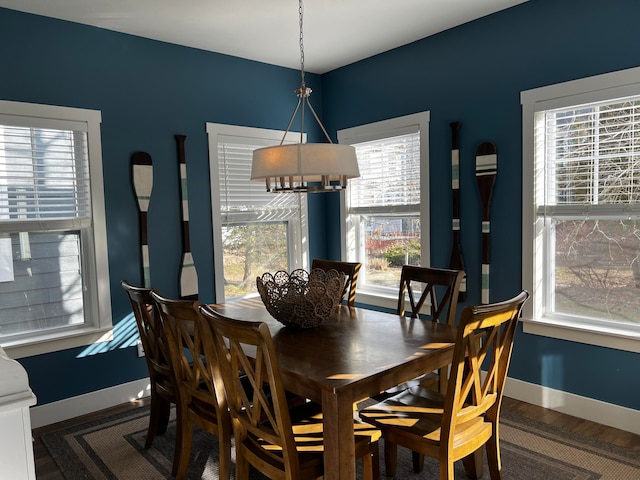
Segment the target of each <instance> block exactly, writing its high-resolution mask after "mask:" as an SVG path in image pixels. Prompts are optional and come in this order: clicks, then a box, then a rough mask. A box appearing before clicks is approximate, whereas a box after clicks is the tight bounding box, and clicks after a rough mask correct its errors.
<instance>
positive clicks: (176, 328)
mask: <svg viewBox="0 0 640 480" xmlns="http://www.w3.org/2000/svg"><path fill="white" fill-rule="evenodd" d="M151 297H152V298H153V300H154V301H155V302H156V304H157V306H158V311H159V312H160V319H161V322H162V326H163V329H164V332H165V336H166V338H167V343H168V346H169V352H170V355H171V364H172V367H173V370H174V372H175V377H176V383H178V385H179V388H180V390H181V391H180V393H181V395H183V397H182V400H183V402H185V403H192V402H194V401H195V402H198V403H202V404H205V405H210V406H211V408H212V411H214V412H215V414H216V416H217V418H222V417H221V415H227V412H226V408H227V407H226V399H225V397H224V395H222V396H221V397H220V396H219V393H220V391H221V390H218V388H222V387H221V386H218V385H216V383H215V381H214V374H213V369H214V364H215V358H216V355H215V351H214V349H213V345H212V344H211V342H210V341H209V337H210V335H209V333H208V328H207V325H206V324H205V323H204V322H203V319H202V316H201V315H200V312H199V310H198V307H199V306H200V302H198V301H194V300H178V299H173V298H168V297H163V296H161V295H160V294H158V292H152V293H151ZM185 394H186V397H185V396H184V395H185Z"/></svg>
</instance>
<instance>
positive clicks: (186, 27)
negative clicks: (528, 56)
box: [0, 0, 526, 73]
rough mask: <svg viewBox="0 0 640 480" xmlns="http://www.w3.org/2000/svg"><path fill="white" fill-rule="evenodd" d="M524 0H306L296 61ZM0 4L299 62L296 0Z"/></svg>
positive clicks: (343, 58) (444, 25) (337, 54)
mask: <svg viewBox="0 0 640 480" xmlns="http://www.w3.org/2000/svg"><path fill="white" fill-rule="evenodd" d="M525 1H526V0H306V2H304V54H305V55H304V66H305V70H306V71H308V72H313V73H324V72H327V71H329V70H333V69H335V68H338V67H341V66H343V65H348V64H349V63H353V62H355V61H358V60H361V59H363V58H367V57H370V56H371V55H375V54H377V53H381V52H384V51H387V50H390V49H392V48H395V47H398V46H401V45H405V44H407V43H411V42H413V41H415V40H418V39H420V38H424V37H427V36H429V35H433V34H435V33H438V32H441V31H443V30H446V29H448V28H451V27H454V26H456V25H460V24H463V23H466V22H468V21H471V20H474V19H476V18H480V17H483V16H485V15H489V14H491V13H494V12H497V11H499V10H502V9H505V8H509V7H511V6H514V5H517V4H520V3H524V2H525ZM0 7H6V8H10V9H13V10H20V11H23V12H29V13H35V14H38V15H44V16H47V17H54V18H60V19H64V20H70V21H72V22H78V23H84V24H87V25H94V26H96V27H101V28H106V29H108V30H115V31H117V32H123V33H130V34H133V35H138V36H141V37H147V38H151V39H155V40H162V41H165V42H169V43H175V44H178V45H186V46H189V47H195V48H199V49H203V50H210V51H215V52H220V53H225V54H229V55H234V56H237V57H242V58H248V59H251V60H258V61H261V62H266V63H270V64H274V65H281V66H285V67H290V68H296V69H299V68H300V45H299V29H300V26H299V22H298V3H297V1H296V0H44V1H43V0H0Z"/></svg>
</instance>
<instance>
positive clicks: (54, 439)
mask: <svg viewBox="0 0 640 480" xmlns="http://www.w3.org/2000/svg"><path fill="white" fill-rule="evenodd" d="M148 414H149V409H148V406H144V407H140V408H138V409H135V410H132V411H129V412H126V413H120V414H115V415H112V416H108V417H105V418H103V419H100V420H96V421H92V422H87V423H84V424H80V425H77V426H75V427H72V428H69V429H67V430H63V431H56V432H52V433H48V434H45V435H43V436H42V440H43V442H44V444H45V445H46V447H47V449H48V450H49V452H50V453H51V456H52V457H53V459H54V460H55V462H56V463H57V464H58V466H59V467H60V469H61V471H62V472H63V474H64V477H65V478H66V479H67V480H81V479H82V480H84V479H92V480H103V479H104V480H129V479H131V480H133V479H135V480H160V479H168V478H172V477H171V463H172V457H173V445H174V441H175V412H173V413H172V419H171V422H170V425H169V429H168V430H167V432H166V433H165V434H164V435H162V436H158V437H156V438H155V440H154V442H153V446H152V447H151V448H150V449H148V450H145V449H144V440H145V435H146V429H147V421H148ZM500 431H501V451H502V473H503V479H504V480H595V479H610V480H637V479H638V478H640V454H638V453H637V452H634V451H632V450H629V449H625V448H621V447H618V446H616V445H612V444H609V443H605V442H600V441H597V440H594V439H591V438H585V437H580V436H578V435H576V434H573V433H570V432H567V431H564V430H562V429H559V428H556V427H554V426H552V425H547V424H544V423H541V422H537V421H534V420H530V419H527V418H524V417H522V416H519V415H516V414H514V413H512V412H509V411H507V410H503V412H502V416H501V430H500ZM382 448H383V447H382V445H381V446H380V462H381V467H380V468H381V477H382V478H392V477H386V476H385V472H384V460H383V449H382ZM217 451H218V442H217V439H216V438H215V437H214V436H212V435H209V434H207V433H206V432H203V431H199V430H196V431H194V442H193V449H192V455H191V462H190V467H189V472H188V475H187V478H188V480H201V479H202V480H215V479H217V478H218V470H217V458H218V454H217ZM232 460H234V461H235V452H232ZM458 463H459V465H456V477H455V478H456V479H458V478H460V479H465V478H467V477H466V475H465V472H464V468H463V466H462V464H461V462H458ZM232 477H233V466H232ZM251 478H252V480H264V478H265V477H264V476H263V475H261V474H260V473H259V472H252V476H251ZM357 478H358V479H360V478H361V471H360V467H359V466H358V471H357ZM393 478H395V479H399V480H404V479H418V478H420V479H432V478H438V464H437V462H436V461H434V460H432V459H429V458H425V466H424V470H423V471H422V472H421V473H420V474H416V473H413V470H412V463H411V453H410V452H408V451H407V450H405V449H403V448H399V449H398V471H397V474H396V476H395V477H393ZM484 478H489V472H488V470H487V467H486V459H485V476H484Z"/></svg>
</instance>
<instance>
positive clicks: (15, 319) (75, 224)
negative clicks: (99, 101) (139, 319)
mask: <svg viewBox="0 0 640 480" xmlns="http://www.w3.org/2000/svg"><path fill="white" fill-rule="evenodd" d="M100 117H101V116H100V112H98V111H91V110H81V109H75V108H66V107H53V106H47V105H34V104H27V103H18V102H6V101H0V343H2V345H3V347H4V349H5V350H7V351H8V352H9V353H10V354H11V356H12V357H14V358H19V357H23V356H29V355H35V354H39V353H45V352H50V351H55V350H59V349H63V348H70V347H74V346H80V345H86V344H89V343H92V342H95V341H99V340H108V339H109V338H110V334H111V327H112V320H111V295H110V289H109V273H108V272H109V268H108V264H107V243H106V224H105V215H104V195H103V185H102V155H101V147H100V121H101V118H100Z"/></svg>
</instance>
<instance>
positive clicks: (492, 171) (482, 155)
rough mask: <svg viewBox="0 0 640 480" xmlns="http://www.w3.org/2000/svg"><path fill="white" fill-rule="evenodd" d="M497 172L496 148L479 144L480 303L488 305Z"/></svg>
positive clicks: (477, 153) (477, 173)
mask: <svg viewBox="0 0 640 480" xmlns="http://www.w3.org/2000/svg"><path fill="white" fill-rule="evenodd" d="M497 172H498V154H497V152H496V146H495V145H494V144H493V143H490V142H484V143H481V144H480V145H479V146H478V148H477V149H476V181H477V182H478V190H479V191H480V200H481V201H482V299H481V301H482V303H483V304H487V303H489V235H490V233H491V221H490V218H489V217H490V214H491V193H492V192H493V184H494V183H495V181H496V173H497Z"/></svg>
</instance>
